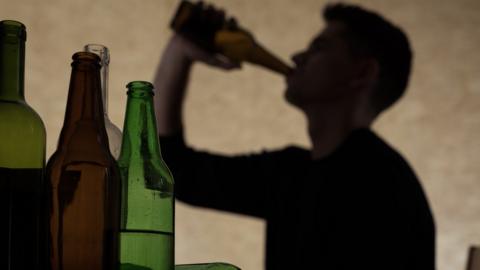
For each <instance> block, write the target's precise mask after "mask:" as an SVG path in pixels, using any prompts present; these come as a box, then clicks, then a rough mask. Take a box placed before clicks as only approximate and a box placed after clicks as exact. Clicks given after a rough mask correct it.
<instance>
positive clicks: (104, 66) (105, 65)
mask: <svg viewBox="0 0 480 270" xmlns="http://www.w3.org/2000/svg"><path fill="white" fill-rule="evenodd" d="M84 49H85V51H87V52H91V53H94V54H96V55H98V56H99V57H100V65H101V68H100V80H101V85H102V100H103V112H104V114H105V119H108V69H109V64H110V52H109V49H108V48H107V47H105V46H103V45H101V44H87V45H85V46H84Z"/></svg>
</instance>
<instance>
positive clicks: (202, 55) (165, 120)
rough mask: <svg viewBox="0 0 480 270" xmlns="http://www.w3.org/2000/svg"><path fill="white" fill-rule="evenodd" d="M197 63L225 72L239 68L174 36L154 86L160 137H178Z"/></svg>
mask: <svg viewBox="0 0 480 270" xmlns="http://www.w3.org/2000/svg"><path fill="white" fill-rule="evenodd" d="M195 62H203V63H205V64H207V65H210V66H213V67H217V68H221V69H224V70H230V69H235V68H238V67H239V66H238V64H235V63H232V62H231V61H229V60H228V59H226V58H224V57H220V56H217V55H214V54H211V53H209V52H206V51H204V50H202V49H200V48H199V47H197V46H195V45H194V44H193V43H191V42H190V41H188V40H186V39H185V38H183V37H181V36H179V35H174V36H173V37H172V38H171V39H170V41H169V43H168V44H167V47H166V48H165V50H164V52H163V55H162V58H161V60H160V63H159V65H158V68H157V71H156V73H155V77H154V82H153V84H154V86H155V96H154V101H155V113H156V119H157V130H158V134H159V135H171V134H175V133H178V132H180V130H181V129H182V108H183V101H184V97H185V92H186V88H187V85H188V80H189V74H190V71H191V69H192V66H193V64H194V63H195Z"/></svg>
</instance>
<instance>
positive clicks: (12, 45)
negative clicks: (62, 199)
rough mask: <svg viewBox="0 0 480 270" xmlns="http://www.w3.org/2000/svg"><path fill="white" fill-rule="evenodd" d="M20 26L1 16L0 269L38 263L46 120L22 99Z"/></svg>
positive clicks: (22, 35)
mask: <svg viewBox="0 0 480 270" xmlns="http://www.w3.org/2000/svg"><path fill="white" fill-rule="evenodd" d="M25 41H26V30H25V26H24V25H23V24H22V23H20V22H16V21H1V22H0V212H1V213H2V219H1V222H0V250H2V252H1V253H0V254H1V255H0V269H6V270H13V269H40V268H39V260H40V254H39V252H40V250H41V249H40V246H39V245H40V242H41V239H40V237H41V233H40V232H41V231H42V230H41V224H42V222H40V218H41V217H42V216H43V215H42V214H41V213H40V211H41V209H42V208H41V201H40V200H41V198H42V196H41V190H42V186H43V183H42V181H43V178H42V177H43V171H44V167H45V138H46V135H45V126H44V125H43V122H42V120H41V119H40V117H39V116H38V114H37V113H36V112H35V111H34V110H33V109H32V108H31V107H30V106H28V104H27V103H26V102H25V96H24V66H25Z"/></svg>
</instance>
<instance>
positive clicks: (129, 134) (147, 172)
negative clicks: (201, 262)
mask: <svg viewBox="0 0 480 270" xmlns="http://www.w3.org/2000/svg"><path fill="white" fill-rule="evenodd" d="M127 88H128V92H127V94H128V100H127V111H126V114H125V122H124V126H123V140H122V148H121V151H120V158H119V159H118V166H119V168H120V175H121V178H122V221H121V234H120V239H121V240H120V241H121V242H120V250H121V254H120V262H121V269H122V270H134V269H150V270H173V269H174V206H175V205H174V196H173V177H172V174H171V173H170V170H169V169H168V167H167V166H166V165H165V163H164V162H163V160H162V156H161V153H160V145H159V141H158V137H157V128H156V121H155V112H154V106H153V85H152V84H151V83H149V82H143V81H134V82H131V83H129V84H128V85H127Z"/></svg>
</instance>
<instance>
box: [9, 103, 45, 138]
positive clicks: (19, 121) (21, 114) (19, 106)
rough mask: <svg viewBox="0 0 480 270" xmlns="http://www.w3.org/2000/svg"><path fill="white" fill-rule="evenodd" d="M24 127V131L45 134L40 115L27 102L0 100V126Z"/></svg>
mask: <svg viewBox="0 0 480 270" xmlns="http://www.w3.org/2000/svg"><path fill="white" fill-rule="evenodd" d="M7 125H9V126H10V127H11V128H14V127H19V128H24V131H25V132H27V133H28V132H38V133H43V134H45V125H44V123H43V121H42V118H41V117H40V115H39V114H38V113H37V112H36V111H35V110H34V109H33V108H32V107H30V106H29V105H28V104H27V103H25V102H22V101H19V102H11V101H0V127H2V130H4V128H8V127H7Z"/></svg>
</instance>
